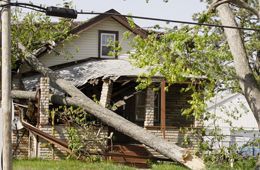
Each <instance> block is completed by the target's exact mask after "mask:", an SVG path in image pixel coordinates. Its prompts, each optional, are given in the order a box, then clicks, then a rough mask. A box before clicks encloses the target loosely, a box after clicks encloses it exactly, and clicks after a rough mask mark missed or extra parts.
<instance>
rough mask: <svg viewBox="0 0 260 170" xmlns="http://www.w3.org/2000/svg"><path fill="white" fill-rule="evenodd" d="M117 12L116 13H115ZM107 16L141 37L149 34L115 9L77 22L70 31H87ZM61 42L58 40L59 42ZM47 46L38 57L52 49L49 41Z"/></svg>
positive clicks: (71, 32) (72, 32)
mask: <svg viewBox="0 0 260 170" xmlns="http://www.w3.org/2000/svg"><path fill="white" fill-rule="evenodd" d="M113 14H116V15H113ZM106 18H113V19H114V20H115V21H116V22H118V23H119V24H121V25H122V26H124V27H125V28H127V29H128V30H129V31H131V32H133V33H134V34H136V35H140V36H141V37H143V38H145V37H147V35H148V32H147V31H146V30H144V29H142V28H141V27H140V26H138V25H136V24H135V27H134V28H133V27H131V26H130V24H129V22H128V20H127V18H126V17H124V16H120V13H119V12H118V11H116V10H115V9H110V10H108V11H106V12H104V13H103V14H100V15H97V16H96V17H93V18H91V19H89V20H88V21H86V22H75V23H73V24H72V25H73V26H74V28H72V30H71V31H70V32H69V33H70V34H79V33H81V32H83V31H86V30H87V29H89V28H90V27H91V26H93V25H94V24H96V23H98V22H99V21H101V20H103V19H106ZM59 43H60V42H58V44H59ZM45 46H46V48H45V49H44V50H42V51H41V52H38V53H37V57H40V56H42V55H44V54H45V53H46V52H48V51H49V50H50V49H52V45H51V44H49V43H47V44H46V45H45Z"/></svg>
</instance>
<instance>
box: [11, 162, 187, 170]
mask: <svg viewBox="0 0 260 170" xmlns="http://www.w3.org/2000/svg"><path fill="white" fill-rule="evenodd" d="M135 169H136V168H132V167H128V166H123V165H119V164H112V163H110V162H96V163H88V162H81V161H77V160H58V161H53V160H15V161H14V170H135ZM152 169H153V170H172V169H174V170H186V168H183V167H181V166H178V165H173V164H155V165H152Z"/></svg>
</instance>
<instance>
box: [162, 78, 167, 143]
mask: <svg viewBox="0 0 260 170" xmlns="http://www.w3.org/2000/svg"><path fill="white" fill-rule="evenodd" d="M165 98H166V96H165V80H163V81H162V82H161V132H162V134H163V138H164V139H165V129H166V121H165V119H166V116H165V110H166V104H165Z"/></svg>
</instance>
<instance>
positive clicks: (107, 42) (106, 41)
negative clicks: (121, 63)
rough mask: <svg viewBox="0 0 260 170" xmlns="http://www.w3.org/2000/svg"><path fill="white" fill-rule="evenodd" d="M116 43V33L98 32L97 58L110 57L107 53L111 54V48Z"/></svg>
mask: <svg viewBox="0 0 260 170" xmlns="http://www.w3.org/2000/svg"><path fill="white" fill-rule="evenodd" d="M115 41H118V32H117V31H99V57H111V56H109V52H111V51H112V52H113V49H112V46H111V45H113V43H114V42H115Z"/></svg>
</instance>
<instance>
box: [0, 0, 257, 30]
mask: <svg viewBox="0 0 260 170" xmlns="http://www.w3.org/2000/svg"><path fill="white" fill-rule="evenodd" d="M6 6H17V7H22V8H27V9H31V10H35V11H38V12H43V13H45V12H46V9H47V8H45V7H42V6H38V5H34V4H30V3H20V2H15V3H9V4H5V5H0V7H6ZM75 11H76V10H75ZM76 12H77V14H81V15H109V16H119V17H128V18H136V19H143V20H151V21H160V22H167V23H180V24H187V25H199V26H207V27H218V28H231V29H239V30H247V31H260V29H258V28H245V27H234V26H228V25H217V24H207V23H197V22H189V21H180V20H170V19H161V18H152V17H143V16H136V15H124V14H117V13H102V12H93V11H92V12H85V11H83V10H81V11H76Z"/></svg>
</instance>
